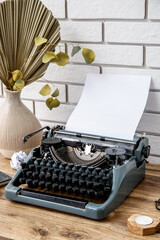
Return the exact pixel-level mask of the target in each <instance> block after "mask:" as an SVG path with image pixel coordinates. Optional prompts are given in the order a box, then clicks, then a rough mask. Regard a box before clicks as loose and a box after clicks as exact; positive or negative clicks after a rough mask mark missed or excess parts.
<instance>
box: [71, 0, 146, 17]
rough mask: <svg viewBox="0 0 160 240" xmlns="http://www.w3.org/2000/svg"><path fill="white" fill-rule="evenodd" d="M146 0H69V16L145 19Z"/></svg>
mask: <svg viewBox="0 0 160 240" xmlns="http://www.w3.org/2000/svg"><path fill="white" fill-rule="evenodd" d="M144 15H145V0H123V2H122V1H119V0H114V2H113V0H101V1H99V0H94V1H92V2H91V1H90V0H81V1H79V0H68V17H69V18H74V19H97V18H98V19H107V18H110V19H118V18H120V19H143V18H144Z"/></svg>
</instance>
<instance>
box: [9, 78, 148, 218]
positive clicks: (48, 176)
mask: <svg viewBox="0 0 160 240" xmlns="http://www.w3.org/2000/svg"><path fill="white" fill-rule="evenodd" d="M149 85H150V77H146V76H143V77H142V76H117V75H103V74H89V75H87V80H86V83H85V87H84V90H83V93H82V96H81V99H80V101H79V103H78V105H77V107H76V108H75V110H74V112H73V113H72V114H71V116H70V118H69V119H68V122H67V124H66V126H65V127H62V126H57V127H55V128H49V127H47V131H45V132H44V134H43V139H42V142H41V145H40V146H38V147H36V148H34V149H33V150H32V151H31V153H30V154H29V155H28V158H27V161H26V162H25V163H23V164H22V168H21V169H20V170H19V171H18V172H17V174H16V175H15V177H14V178H13V179H12V180H11V182H10V183H9V184H8V186H7V187H6V190H5V194H6V197H7V198H8V199H11V200H15V201H19V202H24V203H29V204H35V205H38V206H43V207H47V208H51V209H56V210H59V211H64V212H68V213H73V214H78V215H81V216H84V217H88V218H92V219H103V218H105V217H106V216H107V215H108V214H109V213H110V212H112V211H113V210H114V209H115V208H116V207H117V206H119V205H120V203H121V202H122V201H123V200H124V199H125V198H126V197H127V196H128V194H129V193H130V192H131V191H132V190H133V189H134V188H135V186H136V185H137V184H138V183H139V182H140V181H141V180H142V179H143V178H144V176H145V161H146V158H148V156H149V152H150V146H149V145H148V139H147V138H146V137H143V136H141V137H138V136H134V132H135V130H136V126H137V124H138V120H139V119H140V117H141V115H142V113H143V110H144V106H145V103H146V100H147V95H148V90H149ZM124 86H125V87H124ZM97 91H98V92H100V93H101V94H99V97H98V101H97V98H96V97H95V96H97ZM102 93H103V94H102ZM112 93H113V94H112ZM135 93H136V97H135ZM115 94H116V97H115ZM117 101H119V102H120V103H121V104H118V103H117ZM99 102H100V103H102V102H104V105H103V106H102V104H101V106H100V105H99ZM131 106H132V108H131ZM137 106H138V108H137ZM133 109H134V111H133ZM42 130H43V129H42ZM39 131H41V129H40V130H38V131H36V132H34V133H31V134H29V135H28V136H26V137H25V138H24V141H27V140H28V139H29V138H30V137H31V136H33V135H34V134H36V133H38V132H39ZM109 132H110V134H111V135H109V134H108V133H109ZM124 132H125V135H124ZM128 133H130V136H129V135H128ZM131 133H132V134H131ZM107 134H108V135H107ZM116 134H118V135H116ZM107 136H108V137H107ZM111 136H112V137H111ZM118 136H120V137H118ZM122 136H126V138H125V137H122ZM133 136H134V137H133ZM121 138H122V139H121ZM126 139H131V140H126Z"/></svg>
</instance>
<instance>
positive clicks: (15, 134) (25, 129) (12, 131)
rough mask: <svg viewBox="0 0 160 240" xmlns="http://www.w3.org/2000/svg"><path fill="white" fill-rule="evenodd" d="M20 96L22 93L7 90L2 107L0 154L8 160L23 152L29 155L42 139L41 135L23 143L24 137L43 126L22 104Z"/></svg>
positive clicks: (0, 116)
mask: <svg viewBox="0 0 160 240" xmlns="http://www.w3.org/2000/svg"><path fill="white" fill-rule="evenodd" d="M20 94H21V92H20V91H10V90H8V89H5V100H4V103H3V104H2V106H1V107H0V152H1V153H2V155H3V156H5V157H7V158H11V156H12V155H13V153H14V152H19V151H21V150H22V151H24V152H25V153H26V154H28V153H29V152H30V151H31V149H32V148H34V147H36V146H38V145H39V144H40V141H41V139H42V133H39V134H36V135H35V136H33V137H31V138H30V139H29V140H28V142H26V143H23V137H24V136H26V135H27V134H29V133H31V132H34V131H35V130H37V129H39V128H41V124H40V122H39V121H38V119H37V118H36V117H35V116H34V114H33V113H32V112H31V111H30V110H29V109H28V108H27V107H26V106H25V105H24V104H23V103H22V101H21V98H20Z"/></svg>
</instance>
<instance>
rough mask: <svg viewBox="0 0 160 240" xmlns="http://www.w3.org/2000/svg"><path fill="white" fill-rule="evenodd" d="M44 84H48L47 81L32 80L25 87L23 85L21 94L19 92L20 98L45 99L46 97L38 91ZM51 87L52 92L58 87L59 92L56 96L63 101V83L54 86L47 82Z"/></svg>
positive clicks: (64, 97) (64, 98) (64, 91)
mask: <svg viewBox="0 0 160 240" xmlns="http://www.w3.org/2000/svg"><path fill="white" fill-rule="evenodd" d="M45 84H49V83H48V82H43V83H41V82H34V83H32V84H30V85H28V86H26V87H24V89H23V91H22V94H21V97H22V98H25V99H33V100H43V101H45V100H46V99H47V98H48V97H49V95H48V96H46V97H44V96H42V95H40V94H39V91H40V90H41V88H42V87H43V86H44V85H45ZM49 85H50V87H51V89H52V92H54V90H55V89H56V88H58V89H59V92H60V95H59V97H58V99H59V100H60V101H61V102H65V101H66V88H65V85H62V84H54V86H55V87H53V86H52V84H49Z"/></svg>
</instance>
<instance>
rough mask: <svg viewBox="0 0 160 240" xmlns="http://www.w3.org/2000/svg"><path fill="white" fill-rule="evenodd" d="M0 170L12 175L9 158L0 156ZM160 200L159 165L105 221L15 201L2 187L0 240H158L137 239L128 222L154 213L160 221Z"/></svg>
mask: <svg viewBox="0 0 160 240" xmlns="http://www.w3.org/2000/svg"><path fill="white" fill-rule="evenodd" d="M0 171H3V172H5V173H7V174H9V175H11V176H13V175H14V174H15V171H14V170H12V169H11V168H10V162H9V160H8V159H5V158H3V157H2V156H0ZM159 198H160V165H152V164H148V165H147V170H146V178H145V180H143V181H142V182H141V183H140V184H139V185H138V186H137V187H136V188H135V189H134V191H132V192H131V194H130V195H129V197H127V198H126V200H125V201H124V202H123V203H122V204H121V205H120V206H119V208H117V209H116V210H115V211H114V212H112V213H111V214H110V215H109V216H108V217H107V218H106V219H104V220H100V221H95V220H90V219H85V218H82V217H79V216H75V215H72V214H65V213H61V212H58V211H54V210H50V209H46V208H41V207H36V206H31V205H27V204H22V203H18V202H12V201H9V200H7V199H6V198H5V196H4V187H1V188H0V240H2V239H4V240H7V239H16V240H19V239H20V240H32V239H33V240H37V239H54V240H65V239H69V240H83V239H85V240H117V239H118V240H121V239H123V240H134V239H146V240H154V239H156V240H158V239H160V233H157V234H155V235H151V236H145V237H143V236H138V235H135V234H133V233H131V232H129V230H128V228H127V219H128V218H129V217H130V216H131V215H132V214H135V213H137V214H146V215H147V214H152V215H155V216H157V217H158V218H160V211H158V210H157V209H156V208H155V204H154V201H155V200H158V199H159Z"/></svg>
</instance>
